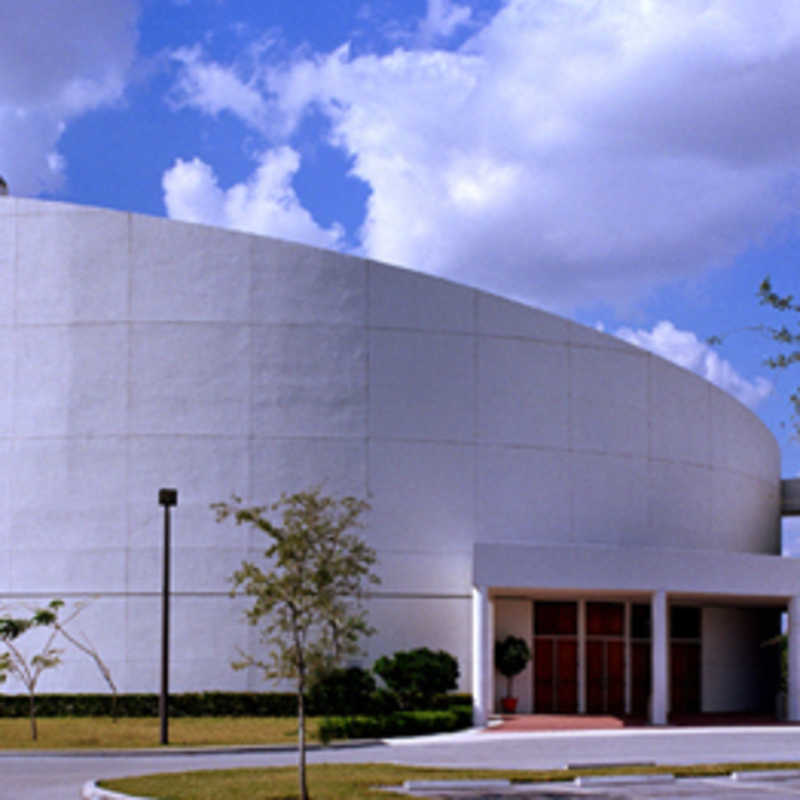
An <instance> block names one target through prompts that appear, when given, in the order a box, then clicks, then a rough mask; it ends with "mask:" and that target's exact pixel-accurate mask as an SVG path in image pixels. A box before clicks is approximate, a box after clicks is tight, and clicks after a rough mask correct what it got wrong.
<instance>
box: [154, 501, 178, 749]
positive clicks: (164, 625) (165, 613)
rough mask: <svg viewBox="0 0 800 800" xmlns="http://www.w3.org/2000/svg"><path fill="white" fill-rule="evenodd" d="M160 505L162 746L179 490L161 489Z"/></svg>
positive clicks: (165, 728) (166, 735)
mask: <svg viewBox="0 0 800 800" xmlns="http://www.w3.org/2000/svg"><path fill="white" fill-rule="evenodd" d="M158 504H159V505H160V506H163V507H164V575H163V583H162V589H161V694H160V695H159V697H158V716H159V717H160V719H161V744H169V727H168V724H169V723H168V712H167V699H168V697H169V551H170V543H169V510H170V508H172V506H177V505H178V490H177V489H159V490H158Z"/></svg>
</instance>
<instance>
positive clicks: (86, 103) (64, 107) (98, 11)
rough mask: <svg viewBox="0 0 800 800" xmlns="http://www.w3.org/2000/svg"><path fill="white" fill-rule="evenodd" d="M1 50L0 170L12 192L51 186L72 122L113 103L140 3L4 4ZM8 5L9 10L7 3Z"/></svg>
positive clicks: (34, 0)
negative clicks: (62, 140)
mask: <svg viewBox="0 0 800 800" xmlns="http://www.w3.org/2000/svg"><path fill="white" fill-rule="evenodd" d="M6 5H7V6H8V8H4V14H3V24H2V31H3V46H2V48H0V174H3V175H4V176H5V177H6V180H7V181H8V184H9V186H10V188H11V191H12V192H14V193H15V194H22V195H27V194H36V193H38V192H41V191H44V190H48V189H53V188H55V187H56V186H57V185H58V183H59V181H60V179H61V176H62V173H63V171H64V167H65V164H64V160H63V157H62V156H61V154H60V153H59V152H58V141H59V138H60V137H61V135H62V133H63V132H64V129H65V126H66V125H67V124H68V123H69V121H70V120H72V119H74V118H75V117H77V116H79V115H80V114H83V113H85V112H87V111H90V110H92V109H94V108H97V107H99V106H101V105H104V104H107V103H112V102H114V101H116V100H118V99H119V98H120V97H121V96H122V93H123V90H124V88H125V83H126V77H127V72H128V69H129V67H130V65H131V63H132V61H133V58H134V53H135V47H136V36H137V34H136V20H137V16H138V10H139V3H138V0H103V2H102V3H98V2H96V0H70V2H69V3H64V2H59V0H26V2H24V3H6ZM12 6H13V8H12Z"/></svg>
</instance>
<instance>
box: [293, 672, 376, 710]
mask: <svg viewBox="0 0 800 800" xmlns="http://www.w3.org/2000/svg"><path fill="white" fill-rule="evenodd" d="M374 693H375V679H374V678H373V677H372V675H370V674H369V672H367V671H366V670H364V669H361V667H349V668H348V669H334V670H332V671H331V672H329V673H327V674H326V675H324V676H323V677H322V678H319V679H318V680H316V681H315V682H314V683H313V684H312V685H311V689H310V690H309V692H308V702H309V709H310V713H312V714H339V715H342V714H368V713H374V708H373V705H374V704H373V695H374Z"/></svg>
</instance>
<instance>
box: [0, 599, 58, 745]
mask: <svg viewBox="0 0 800 800" xmlns="http://www.w3.org/2000/svg"><path fill="white" fill-rule="evenodd" d="M63 605H64V603H63V601H62V600H51V601H50V603H48V605H47V606H46V607H45V608H37V609H34V610H33V611H32V613H31V616H29V617H12V616H10V615H6V616H3V617H0V642H1V643H2V644H3V646H4V647H5V648H6V652H5V653H3V655H2V656H0V673H2V674H3V679H5V676H6V674H10V675H13V676H14V677H16V678H18V679H19V681H20V682H21V683H22V684H23V686H25V689H26V690H27V692H28V717H29V719H30V725H31V738H32V739H33V740H34V741H36V740H37V739H38V738H39V731H38V728H37V726H36V685H37V684H38V683H39V678H40V677H41V676H42V673H43V672H44V671H45V670H47V669H52V668H53V667H56V666H58V665H59V664H60V663H61V653H62V651H61V650H59V649H57V648H56V647H54V646H53V643H54V641H55V638H56V636H57V635H58V631H57V630H56V629H55V626H54V623H55V621H56V619H58V612H59V610H60V609H61V607H62V606H63ZM35 628H50V633H49V635H48V636H47V638H46V639H45V641H44V644H43V645H42V647H41V648H40V650H39V651H38V652H37V653H35V654H34V655H32V656H30V657H28V656H26V655H25V653H24V651H23V650H22V649H21V648H20V647H18V646H17V640H18V639H19V638H20V637H21V636H22V635H23V634H25V633H27V632H28V631H30V630H33V629H35Z"/></svg>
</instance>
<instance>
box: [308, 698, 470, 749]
mask: <svg viewBox="0 0 800 800" xmlns="http://www.w3.org/2000/svg"><path fill="white" fill-rule="evenodd" d="M471 724H472V708H471V707H469V706H454V707H453V708H451V709H450V710H449V711H395V712H394V713H393V714H385V715H380V716H352V717H329V718H328V719H325V720H323V721H322V723H320V727H319V737H320V739H321V740H322V741H323V742H328V741H330V740H331V739H380V738H384V737H387V736H419V735H423V734H428V733H445V732H449V731H457V730H461V729H463V728H468V727H469V726H470V725H471Z"/></svg>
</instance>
